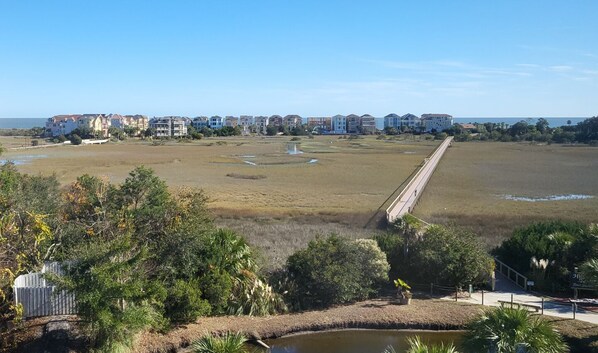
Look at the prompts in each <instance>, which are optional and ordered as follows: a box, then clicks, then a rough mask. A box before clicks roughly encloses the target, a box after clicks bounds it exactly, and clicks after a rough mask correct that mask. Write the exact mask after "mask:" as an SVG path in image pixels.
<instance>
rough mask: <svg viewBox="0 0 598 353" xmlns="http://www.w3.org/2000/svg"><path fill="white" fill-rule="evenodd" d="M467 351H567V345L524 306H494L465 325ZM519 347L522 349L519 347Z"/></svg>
mask: <svg viewBox="0 0 598 353" xmlns="http://www.w3.org/2000/svg"><path fill="white" fill-rule="evenodd" d="M467 330H468V332H467V333H466V334H465V341H464V342H463V348H465V351H466V352H471V353H478V352H496V353H511V352H520V351H521V352H544V353H563V352H567V351H568V349H567V346H566V345H565V343H564V342H563V339H562V338H561V336H560V335H559V334H558V332H556V331H555V330H554V328H553V327H552V324H551V323H550V322H548V321H546V320H544V319H543V318H541V317H538V316H535V317H534V316H532V315H531V314H530V313H529V312H528V311H527V310H526V309H512V308H497V309H494V310H492V311H489V312H486V313H484V314H482V315H481V316H479V317H478V318H477V319H475V320H473V321H472V322H471V323H469V325H468V326H467ZM520 349H521V350H520Z"/></svg>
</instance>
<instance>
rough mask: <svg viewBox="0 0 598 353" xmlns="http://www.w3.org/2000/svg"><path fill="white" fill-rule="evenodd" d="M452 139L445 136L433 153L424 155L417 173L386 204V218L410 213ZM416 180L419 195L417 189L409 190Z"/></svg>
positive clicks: (390, 218)
mask: <svg viewBox="0 0 598 353" xmlns="http://www.w3.org/2000/svg"><path fill="white" fill-rule="evenodd" d="M452 140H453V137H452V136H449V137H447V138H446V139H445V140H444V141H443V142H442V143H441V144H440V145H439V146H438V147H437V148H436V149H435V150H434V152H433V153H431V154H430V155H429V156H428V157H426V159H425V160H424V162H423V163H422V166H421V168H420V169H419V170H418V171H417V173H415V175H413V177H412V178H411V180H409V183H407V185H406V186H405V188H403V190H402V191H401V193H400V194H399V196H397V198H396V199H395V200H394V201H393V202H392V203H391V204H390V206H388V208H387V209H386V218H387V220H388V221H389V222H392V221H394V220H395V219H396V218H399V217H401V216H402V215H403V214H404V213H410V212H411V206H412V205H413V204H415V203H416V202H417V200H418V199H419V197H420V196H421V194H422V193H423V189H424V188H425V187H426V185H427V184H428V181H429V180H430V178H431V176H432V174H433V173H434V170H435V169H436V166H437V165H438V162H439V161H440V159H441V158H442V156H443V154H444V152H445V151H446V149H447V148H448V146H449V145H450V144H451V141H452ZM430 164H431V167H430V168H428V165H430ZM422 175H423V179H420V177H421V176H422ZM416 181H417V182H418V183H419V185H421V186H418V188H419V189H420V190H419V191H420V193H419V195H418V193H417V189H415V191H413V190H410V189H411V188H412V186H413V184H414V183H415V182H416ZM416 186H417V185H416ZM408 192H410V195H409V197H408V198H407V200H403V197H404V196H405V194H406V193H408ZM401 202H404V205H402V206H401V208H400V209H399V210H398V211H396V210H395V208H396V207H397V206H398V204H399V203H401ZM406 205H408V206H407V211H406V212H404V209H405V206H406ZM395 213H396V214H395Z"/></svg>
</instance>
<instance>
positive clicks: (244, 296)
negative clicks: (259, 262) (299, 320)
mask: <svg viewBox="0 0 598 353" xmlns="http://www.w3.org/2000/svg"><path fill="white" fill-rule="evenodd" d="M284 311H286V305H285V303H284V300H283V299H282V297H281V296H280V295H279V294H278V293H276V292H274V290H273V289H272V287H271V286H270V285H268V284H267V283H266V282H264V281H262V280H261V279H260V278H259V277H258V276H256V275H255V274H254V273H253V272H249V271H244V273H243V275H242V277H241V278H235V279H234V284H233V292H232V296H231V299H230V300H229V302H228V314H233V315H251V316H264V315H270V314H276V313H279V312H284Z"/></svg>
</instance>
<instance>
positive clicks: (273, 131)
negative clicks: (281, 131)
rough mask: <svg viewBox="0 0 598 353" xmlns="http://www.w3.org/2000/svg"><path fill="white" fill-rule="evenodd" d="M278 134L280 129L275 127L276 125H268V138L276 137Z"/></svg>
mask: <svg viewBox="0 0 598 353" xmlns="http://www.w3.org/2000/svg"><path fill="white" fill-rule="evenodd" d="M277 133H278V127H277V126H274V125H268V126H266V135H268V136H274V135H276V134H277Z"/></svg>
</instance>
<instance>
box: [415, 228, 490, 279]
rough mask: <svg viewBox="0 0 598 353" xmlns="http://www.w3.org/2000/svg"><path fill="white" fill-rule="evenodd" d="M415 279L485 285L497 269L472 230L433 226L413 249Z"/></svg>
mask: <svg viewBox="0 0 598 353" xmlns="http://www.w3.org/2000/svg"><path fill="white" fill-rule="evenodd" d="M408 261H409V263H410V265H411V270H410V273H409V276H406V277H407V278H409V279H410V280H411V281H413V279H416V280H417V282H419V283H432V282H434V283H439V284H444V285H451V286H456V287H463V286H465V285H468V284H483V283H485V282H486V281H487V280H488V279H489V278H490V275H491V273H492V271H493V270H494V261H493V260H492V258H491V257H490V256H489V255H488V254H487V253H486V251H485V250H484V249H483V248H482V247H481V245H480V244H479V242H478V241H477V239H476V237H475V236H474V235H473V234H472V233H469V232H466V231H460V230H457V229H454V228H446V227H441V226H436V225H434V226H429V227H428V228H427V229H426V231H425V233H424V234H423V236H422V237H421V239H420V240H418V241H416V242H415V243H414V244H413V246H412V248H411V249H409V257H408Z"/></svg>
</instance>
